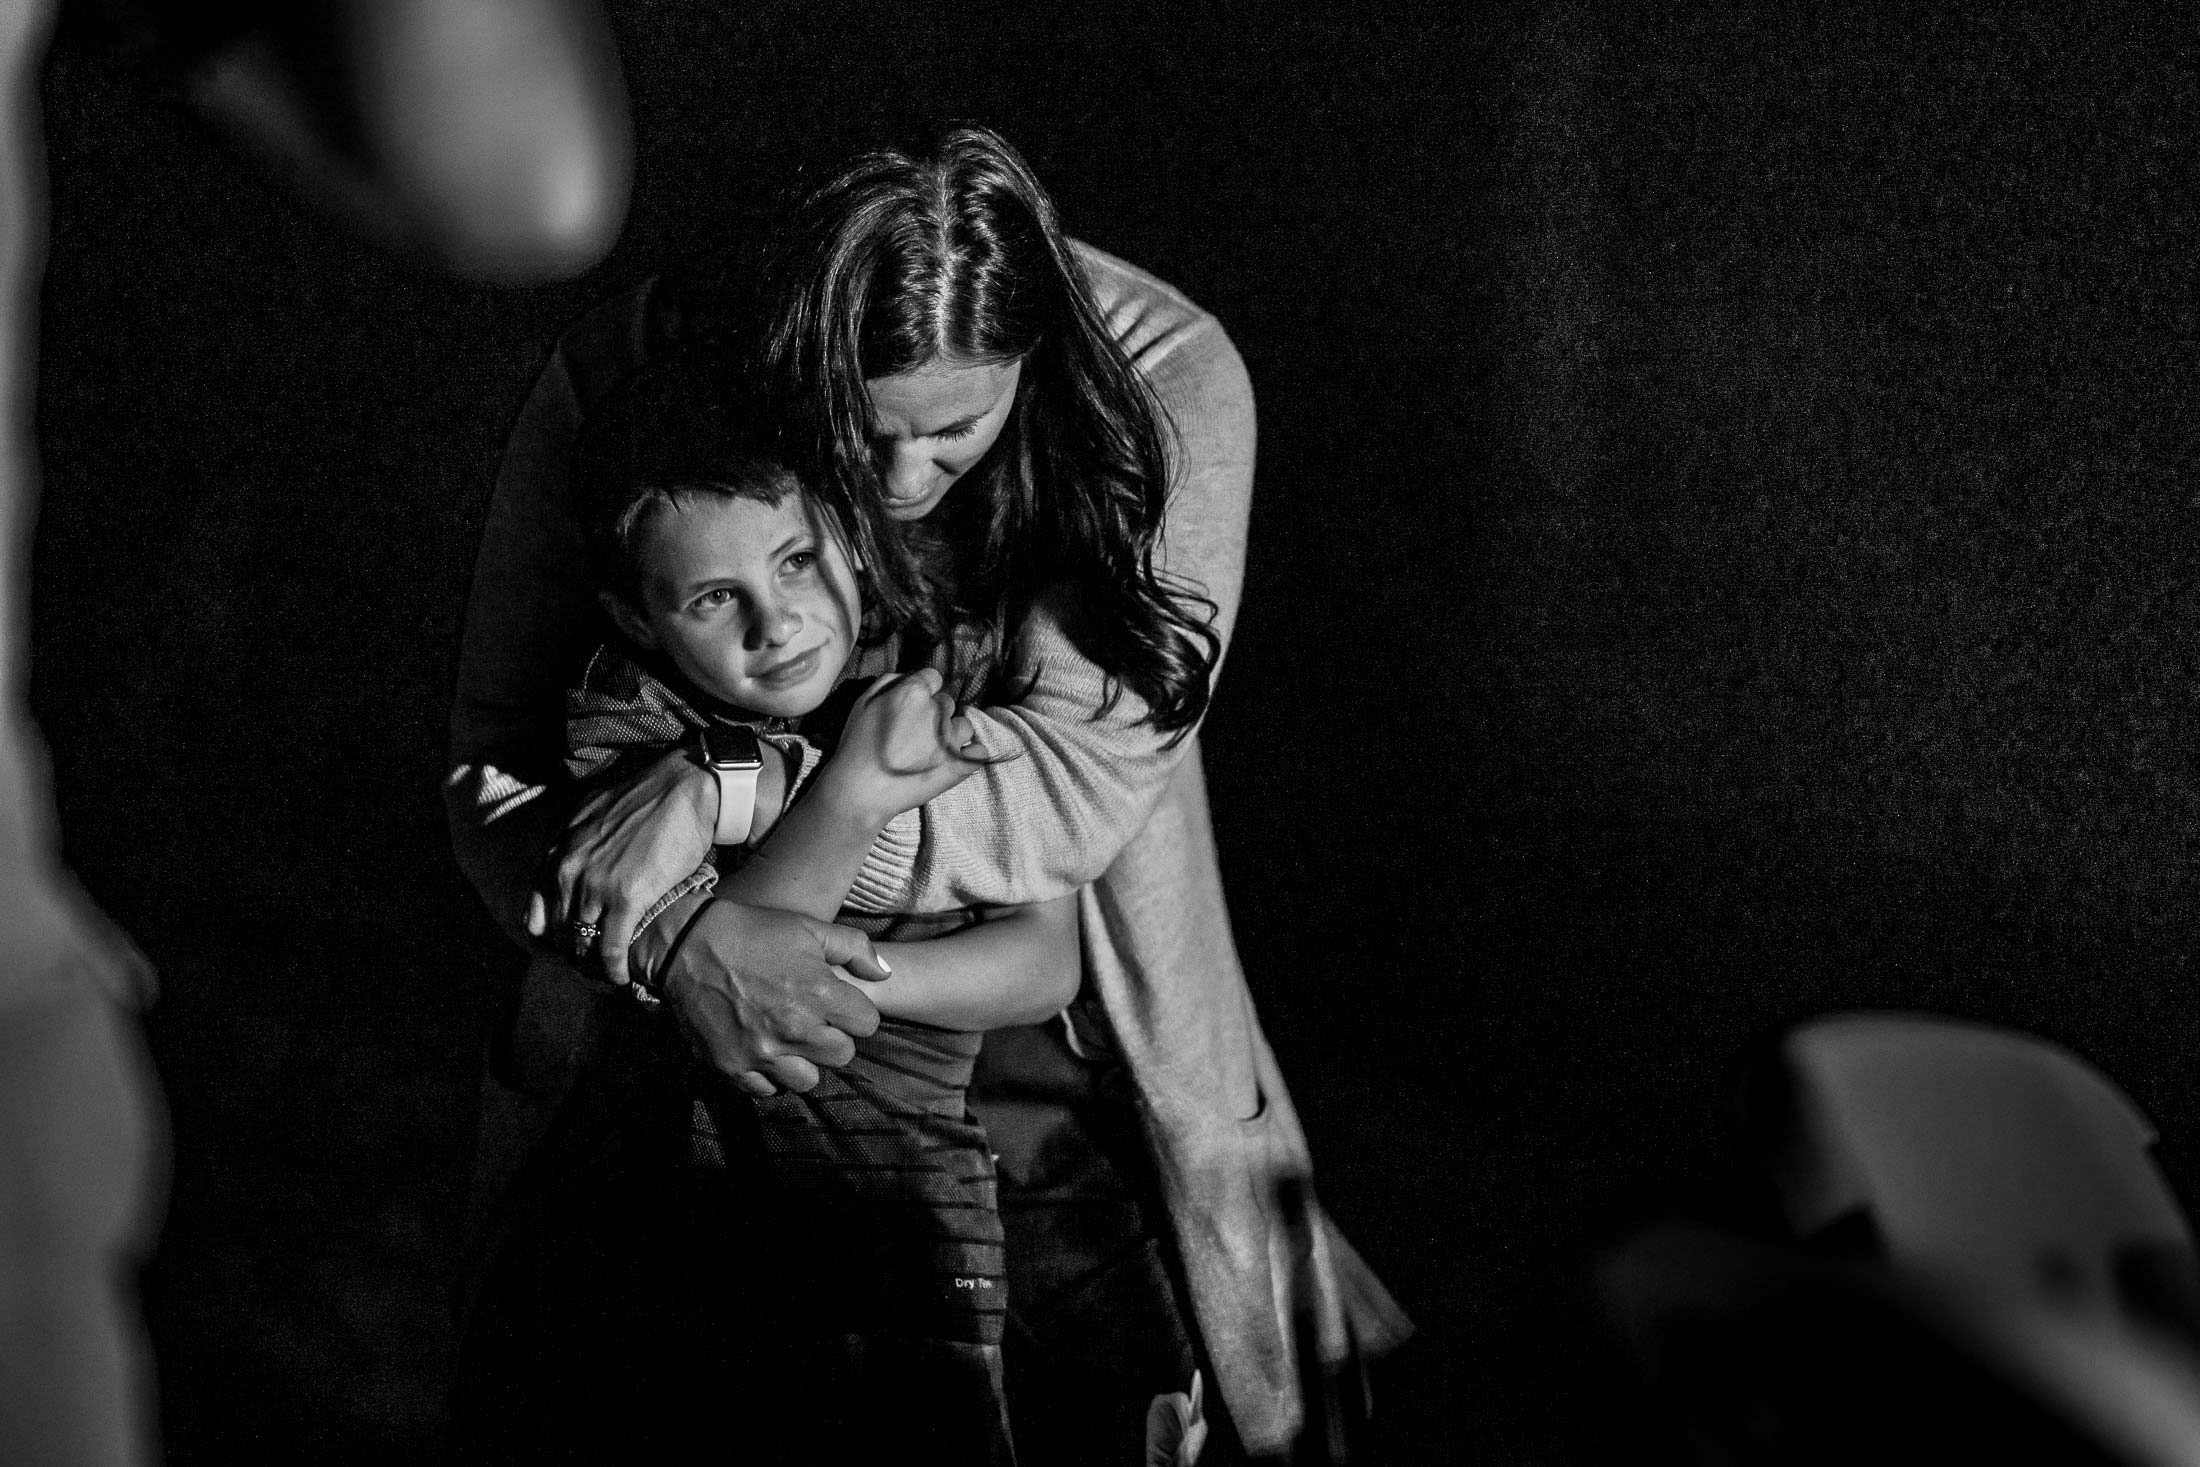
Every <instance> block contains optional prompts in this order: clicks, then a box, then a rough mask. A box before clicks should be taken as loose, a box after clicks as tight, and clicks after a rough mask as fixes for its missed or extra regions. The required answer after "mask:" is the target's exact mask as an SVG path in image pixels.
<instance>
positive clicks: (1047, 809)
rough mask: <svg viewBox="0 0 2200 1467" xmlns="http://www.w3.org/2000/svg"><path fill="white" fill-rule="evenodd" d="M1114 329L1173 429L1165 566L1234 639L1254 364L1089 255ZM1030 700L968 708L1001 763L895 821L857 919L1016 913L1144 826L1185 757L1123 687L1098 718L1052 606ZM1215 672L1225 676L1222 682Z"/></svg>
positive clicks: (1022, 647)
mask: <svg viewBox="0 0 2200 1467" xmlns="http://www.w3.org/2000/svg"><path fill="white" fill-rule="evenodd" d="M1081 252H1082V254H1083V256H1084V258H1085V260H1086V262H1087V265H1088V268H1089V269H1090V271H1091V275H1092V280H1093V285H1094V289H1095V293H1096V294H1097V295H1098V297H1099V299H1100V304H1101V307H1102V310H1103V311H1104V312H1105V313H1106V315H1107V318H1108V323H1109V325H1110V327H1111V328H1112V329H1114V331H1115V332H1116V335H1117V337H1118V339H1119V340H1121V341H1122V342H1123V343H1124V346H1125V347H1126V349H1127V350H1129V352H1130V354H1131V357H1132V360H1133V361H1134V362H1135V363H1136V364H1137V365H1138V367H1139V369H1140V370H1141V371H1142V372H1144V373H1145V375H1146V378H1147V380H1148V381H1149V382H1151V383H1152V384H1153V387H1154V390H1155V392H1156V394H1157V395H1158V396H1159V397H1160V399H1161V401H1162V405H1163V406H1164V407H1165V408H1166V409H1167V410H1168V413H1169V416H1170V418H1171V419H1172V420H1173V424H1174V427H1175V430H1176V433H1175V437H1176V443H1175V452H1174V453H1173V454H1172V465H1173V470H1174V472H1173V485H1172V493H1171V497H1170V503H1169V518H1168V526H1167V531H1166V534H1165V535H1164V537H1163V540H1162V545H1161V551H1160V554H1159V555H1158V556H1157V557H1156V560H1157V563H1158V564H1159V565H1160V566H1161V567H1162V568H1163V569H1165V570H1167V571H1169V572H1172V573H1173V574H1175V575H1177V576H1181V577H1183V578H1185V579H1188V580H1190V581H1193V582H1195V583H1197V584H1198V585H1199V587H1200V588H1201V589H1202V590H1203V591H1204V592H1205V594H1206V595H1207V596H1208V597H1209V598H1210V599H1211V600H1212V601H1213V602H1214V603H1215V607H1216V617H1215V630H1216V632H1217V634H1218V635H1220V636H1221V637H1222V638H1223V639H1224V644H1225V645H1227V641H1228V637H1229V634H1230V630H1231V628H1232V626H1233V625H1234V623H1235V621H1236V614H1237V602H1238V590H1239V586H1240V584H1241V583H1242V581H1243V578H1244V569H1245V531H1246V521H1247V517H1248V514H1249V512H1250V509H1251V502H1252V486H1253V451H1254V435H1255V423H1254V412H1253V392H1252V384H1251V381H1250V379H1248V377H1247V376H1246V373H1245V364H1244V362H1243V361H1242V360H1241V359H1240V358H1239V356H1238V353H1237V349H1236V348H1235V347H1234V346H1232V345H1231V344H1230V340H1229V338H1228V337H1227V336H1226V335H1224V333H1223V331H1222V328H1221V326H1220V325H1219V324H1217V323H1216V322H1215V320H1214V318H1213V317H1211V316H1208V315H1206V314H1205V313H1204V312H1202V311H1200V310H1199V309H1198V307H1196V306H1194V305H1192V304H1191V303H1190V302H1189V301H1186V300H1185V299H1184V298H1183V297H1182V296H1180V295H1178V294H1177V293H1176V292H1175V291H1173V290H1171V289H1170V288H1169V287H1168V286H1166V285H1163V284H1161V283H1160V282H1158V281H1155V280H1153V279H1152V278H1151V277H1149V276H1146V275H1143V274H1142V273H1140V272H1138V271H1136V270H1133V269H1132V268H1131V267H1130V266H1127V265H1124V264H1123V263H1122V262H1120V261H1116V260H1112V259H1110V258H1109V257H1107V256H1105V255H1101V254H1100V253H1099V252H1098V251H1094V250H1090V249H1082V251H1081ZM1010 659H1011V674H1012V678H1013V679H1014V682H1012V684H1011V685H1015V682H1023V681H1028V682H1029V684H1030V690H1029V692H1028V693H1027V694H1026V695H1025V696H1023V697H1022V698H1021V699H1020V700H1019V701H1018V702H1017V703H1015V704H1014V705H1012V706H1008V707H1000V708H990V709H973V710H971V711H970V720H971V723H972V725H973V727H974V728H975V730H976V732H977V735H978V742H979V743H980V744H981V745H982V746H983V747H984V748H985V749H986V750H987V751H988V752H989V753H990V754H992V755H994V756H996V757H1000V756H1014V755H1017V754H1020V755H1021V756H1022V757H1006V758H1005V759H1004V760H1003V762H1000V763H996V764H993V765H991V766H989V767H987V768H985V769H981V770H980V771H979V772H978V773H977V774H976V775H975V776H974V777H973V778H971V779H969V780H967V781H965V782H964V783H963V784H961V785H959V786H958V787H956V788H955V789H953V790H951V791H949V792H948V793H947V794H945V795H943V796H941V797H940V798H939V799H937V800H934V801H933V802H931V803H930V804H928V805H926V806H925V807H924V808H923V809H921V810H918V811H913V812H911V813H909V814H906V815H902V816H899V817H896V818H895V819H894V820H893V821H892V822H890V823H889V824H888V826H887V827H886V830H885V832H884V834H883V835H882V837H881V839H880V840H879V842H878V844H877V845H876V846H874V847H873V848H872V851H871V853H870V855H869V857H868V858H866V860H865V862H864V865H863V869H862V871H861V872H860V873H858V875H857V878H856V882H855V885H854V887H853V889H852V890H851V892H850V895H849V905H850V906H851V907H853V908H854V909H856V910H858V911H862V912H872V913H886V912H910V911H944V910H951V909H953V908H956V907H965V906H989V905H1002V906H1013V905H1021V904H1024V903H1028V902H1035V901H1045V900H1048V899H1051V898H1053V897H1056V896H1060V895H1061V894H1062V893H1064V892H1067V891H1071V890H1074V889H1076V888H1077V887H1079V886H1082V885H1084V884H1085V883H1087V882H1089V881H1092V880H1093V879H1095V878H1096V877H1097V876H1098V875H1099V874H1100V873H1101V872H1102V871H1104V870H1106V869H1107V867H1108V866H1109V864H1110V863H1112V862H1113V861H1114V859H1115V857H1116V854H1117V853H1118V852H1119V851H1121V850H1122V848H1123V846H1124V844H1125V843H1126V842H1127V841H1129V839H1130V838H1131V837H1132V836H1133V835H1136V834H1137V833H1138V832H1139V830H1141V829H1142V828H1143V827H1144V825H1145V822H1146V817H1147V816H1148V815H1149V814H1151V813H1152V811H1153V807H1154V805H1155V803H1156V802H1157V801H1158V800H1159V799H1160V798H1161V794H1162V791H1163V789H1164V788H1165V787H1166V786H1167V784H1168V781H1169V776H1170V775H1171V774H1172V773H1173V772H1174V771H1175V769H1176V766H1177V763H1178V761H1180V760H1181V759H1182V758H1183V757H1184V755H1185V753H1186V752H1187V751H1188V749H1189V748H1190V740H1189V739H1185V740H1180V741H1178V742H1177V743H1175V744H1174V745H1173V746H1172V745H1170V744H1168V742H1167V740H1166V739H1165V737H1164V736H1163V735H1161V734H1159V733H1157V732H1156V731H1155V730H1153V729H1152V728H1150V727H1145V726H1142V725H1140V724H1139V723H1138V719H1139V717H1140V715H1141V714H1142V713H1143V712H1144V708H1143V705H1142V704H1141V703H1140V702H1139V700H1138V699H1137V698H1135V697H1132V696H1129V695H1128V694H1126V695H1125V696H1124V697H1123V698H1122V699H1121V700H1120V701H1119V702H1118V703H1117V704H1116V706H1115V708H1114V709H1113V710H1112V711H1111V712H1110V713H1108V714H1107V715H1106V716H1104V717H1101V718H1094V717H1093V716H1092V714H1093V710H1094V709H1095V708H1097V707H1099V706H1100V703H1101V701H1102V697H1103V693H1104V689H1105V687H1106V679H1105V678H1104V676H1103V675H1102V674H1101V672H1100V670H1099V669H1098V668H1097V667H1095V666H1094V665H1093V664H1092V663H1091V662H1090V661H1089V660H1088V659H1087V658H1086V657H1085V656H1084V654H1083V653H1081V652H1079V651H1078V650H1077V648H1076V646H1075V645H1074V644H1073V643H1072V642H1071V641H1070V639H1069V637H1068V636H1067V635H1066V634H1065V633H1064V632H1063V630H1062V626H1061V623H1060V621H1059V620H1058V619H1057V617H1056V616H1054V615H1053V614H1051V613H1050V611H1049V609H1048V608H1047V607H1045V606H1043V605H1042V606H1041V607H1040V608H1039V609H1038V610H1037V611H1036V612H1034V614H1033V615H1032V617H1031V618H1030V619H1029V620H1028V621H1027V623H1026V625H1025V627H1024V631H1023V636H1022V637H1021V639H1020V641H1019V645H1018V646H1016V647H1014V648H1012V649H1011V650H1010ZM1219 670H1220V668H1219V664H1218V667H1217V671H1218V673H1219Z"/></svg>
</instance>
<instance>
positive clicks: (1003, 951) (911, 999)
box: [863, 892, 1083, 1030]
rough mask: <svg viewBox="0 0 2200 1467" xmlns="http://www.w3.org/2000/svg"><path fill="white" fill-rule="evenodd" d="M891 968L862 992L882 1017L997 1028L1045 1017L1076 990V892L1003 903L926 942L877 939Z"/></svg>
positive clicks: (947, 1026)
mask: <svg viewBox="0 0 2200 1467" xmlns="http://www.w3.org/2000/svg"><path fill="white" fill-rule="evenodd" d="M877 948H878V953H879V956H880V957H881V958H884V959H885V960H886V962H887V963H888V965H890V966H891V967H892V968H893V970H894V971H893V974H892V976H890V977H888V978H887V979H885V980H884V981H883V982H875V983H874V982H866V983H865V984H864V985H863V991H864V993H865V994H866V995H867V996H868V997H869V998H870V1000H871V1002H872V1003H874V1004H876V1005H878V1011H879V1013H880V1014H882V1015H884V1016H885V1017H886V1018H889V1019H908V1020H912V1021H914V1022H916V1023H919V1024H930V1025H933V1026H934V1027H936V1028H941V1029H963V1030H984V1029H999V1028H1002V1027H1005V1026H1006V1025H1010V1024H1036V1023H1039V1022H1040V1021H1041V1020H1044V1019H1049V1018H1052V1017H1053V1016H1054V1015H1056V1014H1058V1013H1060V1012H1061V1011H1062V1010H1063V1009H1065V1008H1067V1007H1068V1006H1069V1002H1070V1000H1071V999H1073V998H1075V997H1076V996H1077V985H1078V983H1079V981H1080V980H1081V978H1082V976H1083V963H1082V961H1081V956H1080V953H1079V950H1078V945H1077V895H1076V893H1074V892H1072V893H1071V894H1070V895H1068V896H1063V897H1056V898H1055V899H1054V900H1053V901H1050V902H1035V903H1033V904H1031V905H1030V906H1023V907H1008V908H1004V909H1001V910H1000V911H999V913H998V914H997V915H989V916H988V917H986V918H985V919H984V920H983V921H981V922H980V923H979V924H978V925H977V926H975V927H966V928H964V929H963V930H962V931H960V932H953V933H949V934H948V935H947V936H945V937H935V938H933V939H932V940H931V941H929V942H882V943H879V944H877Z"/></svg>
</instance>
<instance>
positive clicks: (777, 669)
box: [749, 646, 825, 688]
mask: <svg viewBox="0 0 2200 1467" xmlns="http://www.w3.org/2000/svg"><path fill="white" fill-rule="evenodd" d="M824 651H825V649H824V647H823V646H817V647H812V648H811V649H810V650H809V651H807V652H801V653H797V654H796V655H795V656H793V657H790V658H788V659H787V660H786V661H784V662H775V663H773V664H772V665H771V666H769V667H767V668H764V669H762V670H760V671H757V672H752V673H750V674H749V681H750V682H754V683H762V684H763V685H764V686H765V687H767V688H788V687H793V686H794V685H795V684H797V683H800V682H803V681H806V680H807V679H808V678H809V676H810V674H811V673H813V672H815V671H816V670H817V662H818V658H819V657H820V656H822V655H823V654H824Z"/></svg>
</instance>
